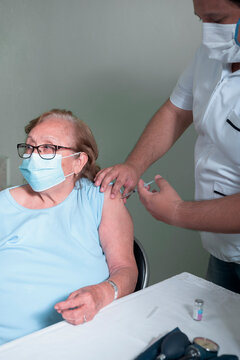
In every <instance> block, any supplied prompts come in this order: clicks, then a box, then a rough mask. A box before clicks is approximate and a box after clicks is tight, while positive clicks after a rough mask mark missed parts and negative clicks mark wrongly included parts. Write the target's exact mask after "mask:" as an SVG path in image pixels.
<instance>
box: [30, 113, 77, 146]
mask: <svg viewBox="0 0 240 360" xmlns="http://www.w3.org/2000/svg"><path fill="white" fill-rule="evenodd" d="M28 138H30V139H33V140H35V139H42V140H44V139H45V140H48V139H49V141H51V143H53V142H54V141H55V140H56V141H58V142H59V141H64V143H65V142H66V141H67V142H70V144H71V143H72V142H73V125H72V123H71V122H70V121H68V120H65V119H61V118H57V117H50V118H47V119H45V120H43V121H42V122H40V123H39V124H37V125H36V126H35V127H34V128H33V129H32V130H31V131H30V133H29V136H28Z"/></svg>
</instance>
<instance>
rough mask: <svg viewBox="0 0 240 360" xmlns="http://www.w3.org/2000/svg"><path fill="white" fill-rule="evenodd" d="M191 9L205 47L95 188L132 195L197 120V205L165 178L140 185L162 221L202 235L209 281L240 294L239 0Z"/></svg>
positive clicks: (208, 0)
mask: <svg viewBox="0 0 240 360" xmlns="http://www.w3.org/2000/svg"><path fill="white" fill-rule="evenodd" d="M193 4H194V11H195V14H196V15H197V16H198V17H199V18H200V19H201V21H202V23H203V24H202V25H203V42H202V45H201V46H200V48H199V49H198V51H197V52H196V55H195V57H194V59H193V61H192V63H191V65H190V66H189V67H188V68H187V69H186V70H185V72H184V73H183V75H182V76H181V77H180V79H179V81H178V83H177V85H176V87H175V89H174V90H173V93H172V95H171V97H170V99H168V100H167V102H166V103H165V104H164V105H163V106H162V107H161V108H160V109H159V110H158V112H157V113H156V114H155V115H154V116H153V118H152V119H151V120H150V122H149V123H148V125H147V126H146V128H145V130H144V132H143V134H142V135H141V137H140V139H139V140H138V142H137V144H136V146H135V148H134V149H133V151H132V152H131V154H130V155H129V156H128V158H127V160H126V161H125V163H123V164H118V165H115V166H113V167H110V168H107V169H103V170H101V171H100V172H99V173H98V175H97V176H96V179H95V184H96V185H99V184H101V189H102V191H105V189H106V187H107V185H108V184H109V183H110V182H111V181H112V180H114V179H116V181H115V185H114V186H113V189H112V197H115V195H116V193H117V192H118V191H119V189H120V187H121V186H124V188H125V190H124V194H127V193H128V192H129V191H130V190H131V189H133V188H134V187H135V186H136V184H137V182H138V180H139V178H140V176H141V175H142V174H143V173H144V171H145V170H146V169H147V168H148V167H149V166H150V165H151V164H152V163H153V162H155V161H156V160H158V159H159V158H160V157H162V156H163V155H164V154H165V153H166V152H167V151H168V150H169V149H170V148H171V147H172V146H173V144H174V143H175V142H176V140H177V139H178V138H179V137H180V136H181V135H182V134H183V132H184V131H185V130H186V129H187V128H188V126H189V125H190V124H191V123H192V122H193V123H194V125H195V128H196V131H197V133H198V138H197V142H196V146H195V179H196V193H195V199H196V202H189V203H186V202H183V201H182V200H181V199H180V198H179V196H178V194H177V193H176V192H175V190H173V189H172V188H171V186H170V185H169V184H168V183H167V182H166V181H165V180H164V179H161V178H160V177H157V178H156V182H157V184H158V185H159V187H160V191H158V192H155V193H152V192H150V191H148V189H147V188H145V187H144V186H143V182H142V181H141V180H140V181H139V184H138V191H139V194H140V199H141V201H142V202H143V204H144V205H145V206H146V208H147V210H149V211H150V212H151V213H152V215H153V216H154V217H156V218H157V219H159V220H161V221H165V222H167V223H170V224H174V225H177V226H181V227H186V228H191V229H196V230H200V231H202V233H201V237H202V243H203V247H204V248H205V249H206V250H207V251H208V252H209V253H210V255H211V256H210V260H209V267H208V274H207V279H209V280H211V281H213V282H215V283H217V284H219V285H221V286H224V287H226V288H229V289H230V290H233V291H236V292H240V234H239V233H240V216H239V214H240V195H239V193H240V30H239V28H240V0H193ZM237 232H238V233H237ZM230 233H231V234H230Z"/></svg>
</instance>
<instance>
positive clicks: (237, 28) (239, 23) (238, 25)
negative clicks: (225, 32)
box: [234, 19, 240, 46]
mask: <svg viewBox="0 0 240 360" xmlns="http://www.w3.org/2000/svg"><path fill="white" fill-rule="evenodd" d="M239 27H240V19H239V20H238V22H237V26H236V30H235V36H234V40H235V42H236V44H237V45H238V46H240V41H238V35H239Z"/></svg>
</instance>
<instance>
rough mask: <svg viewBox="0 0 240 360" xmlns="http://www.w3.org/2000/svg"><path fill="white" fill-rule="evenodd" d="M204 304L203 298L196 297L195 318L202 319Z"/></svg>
mask: <svg viewBox="0 0 240 360" xmlns="http://www.w3.org/2000/svg"><path fill="white" fill-rule="evenodd" d="M203 304H204V301H203V300H202V299H196V300H195V301H194V305H193V319H194V320H197V321H200V320H202V316H203Z"/></svg>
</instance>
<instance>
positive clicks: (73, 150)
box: [0, 110, 137, 344]
mask: <svg viewBox="0 0 240 360" xmlns="http://www.w3.org/2000/svg"><path fill="white" fill-rule="evenodd" d="M25 130H26V133H27V140H26V144H25V143H24V144H18V145H17V147H18V153H19V156H20V157H21V158H23V161H22V165H21V166H20V171H21V172H22V174H23V176H24V177H25V179H26V180H27V182H28V184H27V185H23V186H17V187H13V188H10V189H6V190H3V191H2V192H0V219H1V222H0V229H1V230H0V344H3V343H6V342H8V341H11V340H13V339H16V338H18V337H21V336H23V335H26V334H29V333H31V332H33V331H36V330H39V329H41V328H43V327H46V326H49V325H51V324H54V323H56V322H58V321H61V320H62V319H65V320H66V321H68V322H69V323H71V324H75V325H76V324H81V323H84V322H86V321H89V320H91V319H93V317H94V316H95V315H96V313H97V312H98V311H99V310H100V309H101V308H103V307H104V306H106V305H107V304H109V303H111V302H112V301H113V300H114V299H115V298H117V297H118V298H119V297H122V296H124V295H127V294H129V293H131V292H133V291H134V288H135V285H136V280H137V268H136V263H135V258H134V254H133V225H132V221H131V218H130V216H129V214H128V212H127V210H126V208H125V206H124V203H123V200H122V199H121V197H120V196H119V198H118V199H115V200H112V199H110V192H111V189H110V188H111V186H109V190H108V191H107V192H106V193H104V194H103V193H101V192H100V191H99V188H98V187H95V186H94V185H93V182H92V181H93V179H94V177H95V175H96V173H97V172H98V170H99V168H98V166H97V165H96V163H95V161H96V158H97V156H98V150H97V145H96V142H95V140H94V138H93V135H92V133H91V131H90V129H89V128H88V126H87V125H86V124H84V123H83V122H82V121H80V120H79V119H77V118H76V117H75V116H74V115H73V114H72V113H71V112H70V111H65V110H52V111H50V112H47V113H44V114H42V115H41V116H40V117H39V118H37V119H34V120H32V121H31V122H30V123H29V124H28V125H27V126H26V128H25Z"/></svg>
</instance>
